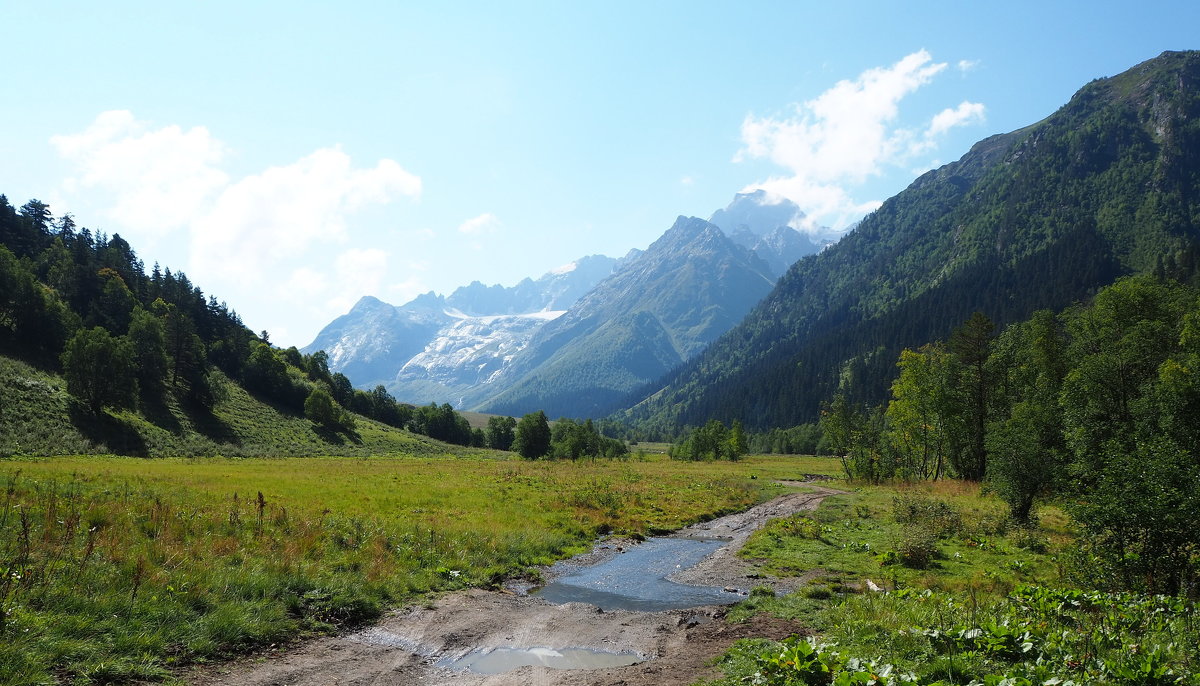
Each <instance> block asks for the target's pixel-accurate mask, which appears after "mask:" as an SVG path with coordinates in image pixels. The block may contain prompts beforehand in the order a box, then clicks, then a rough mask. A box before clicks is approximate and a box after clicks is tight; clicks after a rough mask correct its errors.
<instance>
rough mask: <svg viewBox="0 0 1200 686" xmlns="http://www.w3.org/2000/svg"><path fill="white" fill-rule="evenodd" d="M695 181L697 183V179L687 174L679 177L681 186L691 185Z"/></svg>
mask: <svg viewBox="0 0 1200 686" xmlns="http://www.w3.org/2000/svg"><path fill="white" fill-rule="evenodd" d="M694 183H696V179H694V178H692V177H690V176H685V177H683V178H681V179H679V184H680V185H681V186H691V185H692V184H694Z"/></svg>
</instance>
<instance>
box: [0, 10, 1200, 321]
mask: <svg viewBox="0 0 1200 686" xmlns="http://www.w3.org/2000/svg"><path fill="white" fill-rule="evenodd" d="M3 16H4V17H5V24H6V39H5V41H4V42H3V43H2V44H0V58H2V59H3V63H4V64H6V65H8V67H9V71H8V84H7V88H5V89H4V91H3V94H2V95H0V104H2V106H0V130H3V131H4V135H3V136H0V159H2V160H3V161H4V162H3V164H2V165H0V193H4V194H6V195H7V196H8V197H9V199H10V201H12V202H13V203H14V204H16V205H20V204H22V203H24V201H25V200H27V199H29V198H35V197H36V198H39V199H42V200H44V201H47V202H49V203H50V204H51V209H52V210H53V211H54V212H55V213H56V214H61V213H63V212H71V213H73V214H74V215H75V216H76V219H77V221H79V222H80V223H82V224H83V225H86V226H88V227H90V228H93V229H100V230H104V231H106V232H107V233H109V234H112V233H120V234H121V235H122V236H125V237H126V238H127V239H129V240H130V241H131V242H132V243H133V245H134V247H135V248H136V249H137V250H138V252H139V254H140V255H141V257H142V258H143V259H144V260H145V261H146V263H147V265H150V264H152V263H153V262H155V261H158V262H160V263H162V264H163V265H164V266H169V267H171V268H172V269H182V270H184V271H186V272H187V273H188V275H189V277H191V278H192V280H193V281H194V282H196V283H197V284H199V285H200V286H201V287H202V288H204V289H205V291H206V292H209V293H212V294H215V295H216V296H217V297H218V298H219V299H222V300H225V301H227V302H228V303H229V304H230V305H231V306H232V307H233V308H234V309H236V310H237V311H238V312H239V313H240V314H241V315H242V317H243V319H244V320H245V321H246V323H247V325H249V326H251V327H252V328H254V329H256V330H259V329H267V330H268V331H270V332H271V334H272V340H273V341H274V342H275V343H277V344H282V345H292V344H295V345H305V344H307V343H308V342H310V341H311V340H312V338H313V337H314V335H315V334H316V332H317V331H318V330H319V329H320V328H321V327H322V326H323V325H324V324H326V323H328V322H329V321H330V320H331V319H332V318H333V317H335V316H337V315H339V314H342V313H344V312H345V311H346V310H347V309H348V308H349V307H350V306H351V305H352V304H353V303H354V302H355V301H356V300H357V299H358V298H359V297H360V296H362V295H367V294H370V295H375V296H377V297H379V298H381V299H383V300H386V301H389V302H393V303H396V304H400V303H402V302H405V301H406V300H408V299H410V298H412V297H413V296H415V295H417V294H418V293H420V292H424V291H427V290H436V291H439V292H444V293H448V292H449V291H451V290H453V289H454V288H455V287H456V286H459V285H463V284H466V283H468V282H470V281H472V280H476V279H477V280H480V281H483V282H485V283H502V284H505V285H511V284H513V283H515V282H517V281H518V280H520V279H521V278H523V277H525V276H534V277H536V276H538V275H540V274H542V273H544V272H546V271H548V270H550V269H552V268H554V267H557V266H559V265H562V264H564V263H567V262H570V261H571V260H573V259H575V258H577V257H580V256H583V255H588V254H594V253H604V254H608V255H614V256H616V255H622V254H624V253H625V252H627V251H628V250H629V249H630V248H635V247H637V248H644V247H646V245H648V244H649V243H650V242H652V241H653V240H654V239H655V238H657V237H658V236H659V235H660V234H661V233H662V232H663V231H664V230H666V229H667V228H668V227H669V226H670V225H671V223H672V222H673V221H674V219H675V217H676V216H677V215H681V214H683V215H696V216H701V217H708V216H709V215H710V214H711V213H712V212H713V211H714V210H715V209H717V208H719V207H722V206H724V205H726V204H727V203H728V202H729V201H730V200H731V199H732V196H733V194H734V193H736V192H738V191H741V190H746V189H749V188H755V187H766V188H768V189H770V190H772V191H773V192H775V193H778V194H781V195H786V196H788V197H791V198H792V199H794V200H796V201H797V202H798V203H800V204H801V206H802V207H803V208H805V210H806V211H807V212H808V213H809V214H810V215H812V216H811V219H813V220H814V222H816V223H820V224H823V225H831V226H833V227H834V228H835V229H836V228H840V227H841V226H843V225H844V224H845V223H846V222H847V221H849V220H851V219H853V218H855V217H856V215H857V214H861V213H862V212H863V211H866V210H868V209H869V208H870V207H872V206H874V205H875V204H876V203H878V202H879V201H881V200H883V199H886V198H887V197H889V196H891V195H893V194H895V193H896V192H898V191H900V190H902V189H903V188H904V187H905V186H906V185H908V184H909V183H910V182H911V181H912V180H913V179H914V178H915V177H916V176H917V175H918V174H919V173H921V172H922V171H923V170H926V169H929V168H931V167H934V166H937V165H938V164H942V163H945V162H949V161H952V160H954V159H957V158H958V157H959V156H961V155H962V154H963V153H964V152H965V151H966V150H967V149H968V148H969V147H970V145H971V144H972V143H973V142H975V141H977V140H979V139H981V138H983V137H985V136H988V135H991V134H994V133H1000V132H1005V131H1010V130H1013V129H1016V128H1019V127H1022V126H1025V125H1028V124H1030V123H1033V122H1035V121H1037V120H1039V119H1041V118H1043V117H1045V116H1047V115H1048V114H1050V113H1051V112H1053V111H1054V110H1055V109H1056V108H1058V107H1059V106H1061V105H1062V104H1064V103H1065V102H1066V101H1067V99H1068V98H1069V97H1070V96H1071V94H1072V93H1074V92H1075V91H1076V90H1077V89H1078V88H1079V87H1080V86H1082V85H1083V84H1085V83H1087V82H1088V81H1090V80H1092V79H1094V78H1098V77H1102V76H1109V75H1112V74H1116V73H1119V72H1121V71H1124V70H1125V69H1127V68H1129V67H1131V66H1133V65H1134V64H1136V63H1138V62H1141V61H1143V60H1146V59H1149V58H1152V57H1154V56H1156V55H1158V54H1159V53H1161V52H1162V51H1163V50H1182V49H1192V48H1200V44H1198V43H1197V39H1198V38H1200V34H1198V33H1197V30H1196V27H1197V26H1200V3H1195V2H1183V1H1181V2H1141V3H1123V2H1122V3H1118V2H1089V3H1082V2H1080V3H1066V2H1063V3H1047V2H1037V3H1032V2H1005V3H963V2H919V3H896V2H878V3H869V2H857V3H856V2H843V3H820V4H817V3H811V2H786V3H785V2H741V3H733V2H722V3H718V2H668V1H656V2H604V3H573V2H527V3H525V2H523V3H473V2H457V3H453V4H450V3H400V2H379V3H370V2H343V3H336V4H335V3H307V2H294V1H291V2H251V3H247V2H204V3H200V2H154V3H152V2H142V3H130V2H107V3H95V2H79V3H67V2H47V3H7V4H6V6H5V7H4V9H3Z"/></svg>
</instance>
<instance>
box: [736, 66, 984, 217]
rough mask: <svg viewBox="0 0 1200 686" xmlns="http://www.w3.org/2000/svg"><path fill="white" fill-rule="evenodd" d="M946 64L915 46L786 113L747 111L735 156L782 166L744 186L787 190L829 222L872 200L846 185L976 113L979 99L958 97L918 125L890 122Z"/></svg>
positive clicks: (857, 212) (926, 145)
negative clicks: (908, 52) (853, 192)
mask: <svg viewBox="0 0 1200 686" xmlns="http://www.w3.org/2000/svg"><path fill="white" fill-rule="evenodd" d="M946 66H947V65H946V64H945V63H939V62H934V61H933V58H932V56H931V55H930V54H929V53H928V52H926V51H924V50H921V51H918V52H915V53H913V54H911V55H908V56H906V57H904V58H903V59H901V60H900V61H898V62H896V63H895V64H893V65H891V66H890V67H877V68H873V69H868V70H867V71H865V72H863V73H862V74H860V75H859V76H858V78H857V79H855V80H853V81H850V80H843V81H839V82H838V83H836V84H835V85H834V86H833V87H832V88H830V89H829V90H827V91H825V92H824V93H822V94H820V95H819V96H817V97H816V98H814V99H813V100H809V101H807V102H804V103H800V104H797V105H794V106H793V111H792V112H791V113H789V114H787V115H785V116H763V117H759V116H756V115H754V114H750V115H748V116H747V117H746V119H745V120H744V121H743V122H742V143H743V147H742V148H741V149H740V150H739V151H738V153H737V154H736V155H735V157H734V160H735V161H743V160H747V159H757V158H765V159H768V160H770V161H772V162H774V163H775V164H777V165H779V166H780V167H783V168H784V169H785V170H786V171H787V173H786V174H785V175H780V176H775V177H771V178H769V179H767V180H765V181H760V182H757V183H754V184H750V185H748V186H747V187H746V189H745V190H750V189H755V188H762V189H764V190H766V191H768V192H771V193H777V194H779V195H783V196H786V197H788V198H790V199H791V200H793V201H794V202H796V203H797V204H799V205H800V207H801V208H803V210H804V211H805V213H806V214H807V215H808V217H809V220H810V221H811V222H814V223H819V224H825V225H829V226H833V227H835V228H837V227H842V226H845V225H846V224H847V223H848V222H849V221H851V220H853V219H856V218H858V217H860V216H861V215H862V214H864V213H866V212H869V211H870V210H872V209H874V208H876V207H878V205H879V202H878V201H877V200H868V201H861V200H856V199H854V198H853V197H852V195H851V193H850V189H851V188H852V187H854V186H857V185H859V184H862V183H863V182H865V181H866V180H867V179H868V178H870V177H872V176H876V175H879V174H881V173H882V172H883V170H884V168H885V167H889V166H896V165H903V164H904V163H905V162H906V161H907V160H908V159H910V158H911V157H912V156H913V155H916V154H920V153H923V152H926V151H927V150H929V149H931V148H932V147H933V146H934V145H935V144H936V141H935V136H937V135H940V134H941V133H943V132H944V131H945V130H946V128H948V127H949V126H956V125H961V124H963V123H968V122H969V121H973V120H974V119H976V118H978V117H981V116H982V105H976V104H974V103H963V104H962V105H960V106H959V108H957V109H954V110H947V111H946V112H953V114H946V113H945V112H943V113H942V114H939V115H938V117H940V118H935V121H934V123H931V124H930V126H929V128H928V129H926V130H925V131H919V130H912V129H908V128H903V127H900V126H898V125H897V120H898V119H899V114H900V102H901V101H902V100H903V99H904V98H905V97H906V96H908V95H910V94H912V93H913V92H915V91H916V90H918V89H920V88H921V87H922V86H925V85H926V84H928V83H930V82H931V81H932V80H933V79H934V78H935V77H936V76H937V75H938V74H940V73H941V72H943V71H944V70H945V69H946ZM964 107H965V109H964ZM975 108H978V111H976V110H975ZM943 115H944V116H943ZM955 117H958V119H955ZM935 125H936V126H937V127H938V128H936V129H935ZM947 125H948V126H947ZM943 127H945V128H943Z"/></svg>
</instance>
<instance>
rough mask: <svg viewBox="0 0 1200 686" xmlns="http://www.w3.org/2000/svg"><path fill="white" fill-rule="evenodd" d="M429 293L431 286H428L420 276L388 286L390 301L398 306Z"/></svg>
mask: <svg viewBox="0 0 1200 686" xmlns="http://www.w3.org/2000/svg"><path fill="white" fill-rule="evenodd" d="M428 292H429V286H426V285H425V282H424V281H422V280H421V278H420V277H419V276H410V277H408V278H407V279H405V280H404V281H401V282H399V283H394V284H392V285H390V286H388V293H389V299H390V300H389V301H390V302H393V303H396V304H397V305H403V304H405V303H407V302H409V301H410V300H412V299H413V298H415V297H417V296H418V295H421V294H422V293H428Z"/></svg>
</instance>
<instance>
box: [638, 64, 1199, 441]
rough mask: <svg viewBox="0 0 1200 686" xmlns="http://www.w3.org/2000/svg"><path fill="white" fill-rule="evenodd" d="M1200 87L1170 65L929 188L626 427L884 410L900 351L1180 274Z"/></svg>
mask: <svg viewBox="0 0 1200 686" xmlns="http://www.w3.org/2000/svg"><path fill="white" fill-rule="evenodd" d="M1198 78H1200V54H1198V53H1196V52H1167V53H1164V54H1162V55H1161V56H1160V57H1158V58H1155V59H1152V60H1149V61H1147V62H1145V63H1142V64H1140V65H1137V66H1136V67H1134V68H1132V69H1130V70H1129V71H1127V72H1125V73H1123V74H1120V75H1118V76H1115V77H1112V78H1107V79H1099V80H1096V81H1093V82H1092V83H1090V84H1088V85H1087V86H1085V87H1084V88H1083V89H1081V90H1080V91H1079V92H1078V93H1077V94H1076V95H1075V96H1074V97H1073V98H1072V99H1071V100H1070V102H1069V103H1067V104H1066V105H1065V106H1063V107H1062V108H1061V109H1059V110H1058V111H1057V112H1055V113H1054V114H1052V115H1051V116H1049V117H1047V118H1046V119H1044V120H1043V121H1041V122H1038V123H1036V124H1033V125H1031V126H1029V127H1026V128H1024V129H1020V130H1017V131H1014V132H1011V133H1007V134H1003V135H998V136H993V137H991V138H988V139H986V140H983V141H981V142H979V143H978V144H976V145H975V146H974V147H973V148H972V149H971V150H970V151H969V152H968V153H967V154H966V155H964V156H963V157H962V159H960V160H958V161H957V162H954V163H951V164H948V165H945V166H944V167H941V168H940V169H937V170H934V171H930V172H928V173H926V174H924V175H923V176H921V177H920V178H918V179H917V180H916V181H914V182H913V183H912V184H911V185H910V186H909V187H908V188H907V189H906V190H904V191H903V192H901V193H900V194H899V195H897V196H895V197H893V198H891V199H890V200H888V201H887V202H885V203H884V204H883V206H882V207H880V209H879V210H877V211H875V212H874V213H872V214H871V215H870V216H868V217H866V218H865V219H864V220H863V221H862V222H861V223H860V224H859V226H858V227H857V228H856V229H855V230H854V231H852V232H851V233H849V234H847V235H846V236H845V237H844V238H843V239H842V240H841V241H840V242H838V243H837V244H836V245H834V246H832V247H830V248H828V249H827V250H825V251H823V252H821V253H819V254H816V255H812V256H809V257H806V258H804V259H802V260H800V261H799V262H797V263H796V264H795V265H794V266H793V267H792V268H791V269H790V270H789V271H788V272H787V274H785V275H784V276H783V278H782V279H780V281H779V283H778V284H777V285H776V287H775V289H774V290H773V291H772V292H771V294H770V295H769V296H768V297H767V298H765V299H764V300H763V302H762V303H760V304H759V305H758V306H757V307H756V308H754V310H753V311H752V312H750V313H749V315H748V316H747V317H746V319H745V320H744V321H743V322H741V323H740V324H739V325H738V326H737V327H736V328H734V329H732V330H731V331H729V332H728V333H727V334H725V335H724V336H723V337H721V338H720V339H719V340H718V341H716V342H715V343H714V344H713V345H712V346H711V347H709V348H708V349H707V350H706V351H705V352H704V354H702V355H700V356H698V357H697V358H696V359H695V360H693V361H691V362H689V363H687V364H685V365H683V366H681V367H680V368H678V369H677V370H675V371H673V372H672V373H670V374H669V375H667V376H665V377H664V378H662V379H660V380H659V381H658V382H656V383H654V384H651V385H649V386H646V387H643V388H642V389H640V390H639V391H637V392H636V393H635V394H633V395H632V396H631V397H630V398H629V400H628V401H627V402H628V404H629V405H630V406H631V409H629V410H628V411H626V412H623V413H621V414H620V415H618V416H619V417H620V418H621V419H622V420H623V421H626V422H630V423H632V424H634V425H636V426H638V427H640V428H641V429H642V430H644V431H647V432H649V433H655V432H664V433H671V432H674V431H676V430H677V429H678V427H680V426H682V425H688V424H691V425H698V424H701V423H703V422H704V421H706V420H707V419H709V418H719V419H722V420H725V421H732V420H735V419H739V420H741V421H742V422H743V423H745V424H746V426H747V427H753V428H765V427H770V426H788V425H794V424H799V423H802V422H806V421H812V420H813V419H815V418H816V416H817V413H818V411H819V408H820V407H821V403H822V402H823V401H825V400H827V399H828V398H830V397H831V396H832V394H833V393H834V392H835V391H837V390H838V388H839V387H846V388H848V389H849V390H850V392H851V393H852V394H853V397H852V398H851V399H852V400H854V401H857V402H868V403H872V404H874V403H878V402H880V401H882V400H883V399H884V398H885V397H886V393H887V389H888V385H889V383H890V380H891V379H892V378H893V377H894V375H895V374H894V372H895V370H894V365H895V360H896V358H897V355H898V353H899V351H900V350H901V349H902V348H905V347H916V346H917V345H920V344H922V343H924V342H927V341H930V340H937V339H944V338H945V337H946V336H947V335H948V334H949V332H950V331H951V329H952V328H954V327H955V326H957V325H959V324H961V323H962V322H964V321H965V320H966V319H967V318H968V316H969V315H970V314H971V313H972V312H974V311H981V312H983V313H985V314H986V315H987V316H988V317H990V318H992V319H993V320H994V321H996V322H997V323H1000V324H1004V323H1007V322H1013V321H1019V320H1022V319H1024V318H1026V317H1028V316H1029V314H1030V313H1032V312H1033V311H1035V310H1037V309H1041V308H1050V309H1061V308H1063V307H1065V306H1067V305H1070V304H1072V303H1074V302H1077V301H1081V300H1085V299H1087V298H1088V297H1089V296H1090V295H1091V294H1093V293H1094V292H1095V291H1096V290H1097V289H1098V288H1100V287H1102V286H1104V285H1106V284H1108V283H1111V282H1112V281H1114V280H1115V279H1116V278H1117V277H1118V276H1120V275H1122V274H1128V273H1137V272H1149V271H1157V272H1159V273H1162V274H1165V275H1168V276H1174V277H1178V278H1184V279H1186V278H1190V277H1191V276H1192V275H1193V274H1194V273H1195V269H1196V259H1195V258H1196V256H1197V254H1198V252H1200V251H1198V249H1197V237H1198V234H1200V203H1198V201H1197V198H1198V197H1200V195H1198V191H1200V96H1198V94H1197V92H1196V82H1197V79H1198ZM847 382H849V383H847Z"/></svg>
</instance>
